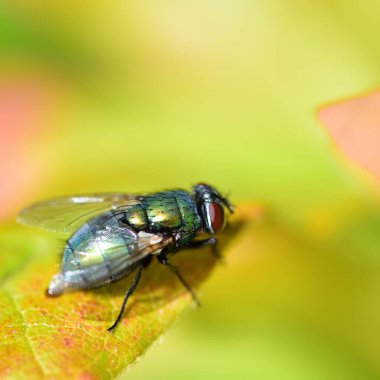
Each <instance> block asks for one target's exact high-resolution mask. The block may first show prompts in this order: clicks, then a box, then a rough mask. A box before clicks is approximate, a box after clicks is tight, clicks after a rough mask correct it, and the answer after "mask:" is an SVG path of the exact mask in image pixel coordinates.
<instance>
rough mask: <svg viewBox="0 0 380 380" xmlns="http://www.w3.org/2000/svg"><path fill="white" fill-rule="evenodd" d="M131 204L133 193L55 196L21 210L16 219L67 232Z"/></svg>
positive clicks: (134, 200)
mask: <svg viewBox="0 0 380 380" xmlns="http://www.w3.org/2000/svg"><path fill="white" fill-rule="evenodd" d="M135 203H138V197H137V196H136V195H132V194H119V193H103V194H90V195H77V196H70V197H62V198H55V199H51V200H47V201H43V202H40V203H36V204H34V205H32V206H30V207H27V208H25V209H23V210H21V212H20V213H19V215H18V217H17V221H18V222H19V223H22V224H26V225H28V226H34V227H39V228H42V229H45V230H48V231H53V232H61V233H70V232H73V231H75V230H76V229H77V228H78V227H79V226H80V225H81V224H83V223H84V222H85V221H86V220H88V219H91V218H93V217H94V216H96V215H98V214H102V213H104V212H106V211H108V210H112V209H117V208H119V207H123V206H128V205H132V204H135Z"/></svg>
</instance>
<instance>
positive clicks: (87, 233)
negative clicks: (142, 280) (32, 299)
mask: <svg viewBox="0 0 380 380" xmlns="http://www.w3.org/2000/svg"><path fill="white" fill-rule="evenodd" d="M86 226H87V227H86ZM78 233H79V234H80V236H81V238H83V237H85V238H84V239H83V240H81V242H80V243H79V244H77V246H76V247H75V246H74V245H75V241H72V243H71V244H68V245H67V246H66V249H65V252H64V255H63V261H62V272H61V273H59V274H58V275H56V276H54V277H53V279H52V281H51V283H50V286H49V289H48V292H49V294H50V295H59V294H62V293H63V292H66V291H68V290H70V289H89V288H96V287H99V286H101V285H104V284H106V283H109V282H112V281H116V280H118V279H120V278H122V277H124V276H126V275H127V274H128V273H130V271H131V270H133V269H134V268H136V265H138V263H139V262H141V260H143V259H144V258H145V257H147V256H148V255H150V254H157V253H159V252H160V251H161V250H162V249H163V248H164V247H166V246H167V245H168V244H170V243H171V242H172V238H165V237H163V236H160V235H156V234H151V233H147V232H144V231H140V232H138V233H137V232H135V231H133V230H131V229H130V228H129V227H120V226H117V225H111V226H110V225H107V226H105V227H104V228H102V229H98V230H96V229H93V228H91V226H90V225H88V224H87V223H86V224H85V225H84V226H82V227H81V230H79V231H78ZM73 239H75V236H73ZM70 240H72V239H70Z"/></svg>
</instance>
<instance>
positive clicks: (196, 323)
mask: <svg viewBox="0 0 380 380" xmlns="http://www.w3.org/2000/svg"><path fill="white" fill-rule="evenodd" d="M379 15H380V4H379V3H378V1H375V0H372V1H371V0H365V1H360V2H358V1H353V0H349V1H347V0H346V1H340V0H339V1H336V0H329V1H324V0H316V1H313V2H309V1H302V0H288V1H274V0H268V1H256V0H251V1H248V0H246V1H243V0H234V1H211V0H204V1H170V0H168V1H158V2H155V1H144V2H141V1H140V2H139V1H129V2H125V1H115V2H104V1H94V0H93V1H81V2H66V1H54V2H45V1H38V0H28V1H25V0H24V1H23V0H12V1H7V0H3V1H2V2H1V7H0V49H1V58H0V133H1V134H0V160H1V161H0V169H1V177H2V178H1V183H2V185H1V189H0V202H1V211H0V220H1V221H2V222H3V223H9V222H10V221H11V220H13V219H14V217H15V215H16V213H17V211H18V209H20V208H21V207H22V206H24V205H25V204H27V203H30V202H32V201H36V200H38V199H42V198H46V197H53V196H57V195H63V194H72V193H85V192H99V191H115V190H117V191H125V192H135V191H139V192H144V191H154V190H160V189H162V188H170V187H185V188H188V187H189V186H190V185H191V184H193V183H196V182H198V181H206V182H210V183H211V184H213V185H215V186H216V187H218V188H219V189H220V190H222V191H223V192H225V193H228V194H230V198H231V199H232V201H233V202H234V203H235V204H237V205H238V206H239V207H241V208H244V207H245V206H244V204H245V203H246V202H250V201H258V202H262V203H264V204H265V205H266V209H267V217H266V218H264V219H263V220H262V221H260V222H256V223H254V224H252V226H250V227H249V228H248V230H247V231H246V233H245V234H244V236H242V237H241V239H240V241H239V242H238V244H237V245H236V247H235V248H234V250H233V252H232V253H231V255H230V256H229V257H228V259H227V265H226V266H223V267H219V268H218V269H217V270H216V271H215V273H214V275H213V276H212V277H211V278H210V280H209V281H208V282H207V283H206V284H205V286H204V287H203V289H202V291H201V300H202V303H203V307H202V308H200V309H197V310H192V311H190V312H189V313H188V314H187V315H185V316H183V317H182V318H180V320H179V322H178V323H177V324H176V325H175V326H174V328H173V329H172V330H171V331H170V332H169V333H168V334H167V335H166V337H165V338H164V344H162V345H156V346H155V347H153V348H152V349H151V350H150V351H148V353H147V354H146V355H145V357H144V358H143V359H142V361H141V363H138V364H137V365H136V366H135V367H134V369H133V370H132V371H131V372H127V373H125V374H123V375H122V377H121V378H123V379H124V378H128V379H146V378H148V377H155V378H157V377H158V378H166V379H179V378H180V379H210V378H219V379H230V378H238V379H245V378H247V379H248V378H249V379H258V380H261V379H263V380H267V379H268V380H269V379H271V380H272V379H273V380H282V379H291V380H294V379H300V380H301V379H302V380H305V379H345V380H348V379H360V380H361V379H378V378H380V343H379V342H380V321H379V312H380V301H379V291H380V279H379V269H380V268H379V264H380V259H379V249H378V247H379V243H380V234H379V228H380V213H379V188H378V185H377V184H376V183H375V180H374V179H373V178H370V177H369V176H367V175H366V174H365V173H363V172H361V171H360V170H359V169H358V168H356V167H354V166H353V165H351V164H349V163H347V162H346V161H344V160H343V159H342V158H341V156H340V155H339V154H337V152H336V149H335V148H334V146H333V144H332V143H331V141H330V140H329V137H328V135H327V133H326V132H325V131H324V130H323V128H321V126H320V125H319V124H318V121H317V119H316V110H317V109H318V108H319V107H321V106H322V105H324V104H326V103H328V102H331V101H335V100H337V99H341V98H345V97H348V96H352V95H354V94H358V93H362V92H364V91H368V90H369V89H373V88H374V87H376V86H378V84H379V80H380V74H379V69H378V68H379V66H380V51H379V45H378V36H379V35H380V23H379Z"/></svg>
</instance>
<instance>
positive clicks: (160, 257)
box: [157, 252, 201, 306]
mask: <svg viewBox="0 0 380 380" xmlns="http://www.w3.org/2000/svg"><path fill="white" fill-rule="evenodd" d="M157 260H158V261H159V263H160V264H162V265H165V267H166V268H168V269H169V270H170V271H171V272H172V273H174V274H175V275H176V276H177V278H178V280H179V281H180V282H181V284H182V285H183V286H184V287H185V288H186V290H187V291H188V292H189V293H190V294H191V297H192V298H193V300H194V302H195V303H196V304H197V306H200V304H201V303H200V302H199V299H198V297H197V295H196V294H195V293H194V291H193V289H192V288H191V286H190V285H189V284H188V283H187V282H186V280H185V279H184V278H183V277H182V275H181V273H180V272H179V271H178V268H177V267H175V266H174V265H173V264H171V263H170V262H169V261H168V258H167V257H166V254H165V253H164V252H161V253H160V254H159V255H157Z"/></svg>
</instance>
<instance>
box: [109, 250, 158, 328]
mask: <svg viewBox="0 0 380 380" xmlns="http://www.w3.org/2000/svg"><path fill="white" fill-rule="evenodd" d="M150 261H151V260H150V257H148V258H147V260H145V261H143V263H141V264H140V265H139V266H138V267H137V269H136V274H135V277H134V279H133V281H132V284H131V286H130V287H129V288H128V290H127V292H126V293H125V297H124V300H123V303H122V305H121V308H120V311H119V315H118V316H117V318H116V320H115V322H114V323H113V325H112V326H111V327H109V328H108V329H107V331H112V330H113V329H114V328H115V327H116V326H117V325H118V323H119V322H120V320H121V317H122V315H123V313H124V309H125V305H126V304H127V301H128V298H129V297H130V296H131V295H132V293H133V292H134V291H135V289H136V287H137V285H138V283H139V281H140V278H141V272H142V270H143V269H144V268H145V267H147V266H148V265H149V263H150Z"/></svg>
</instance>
